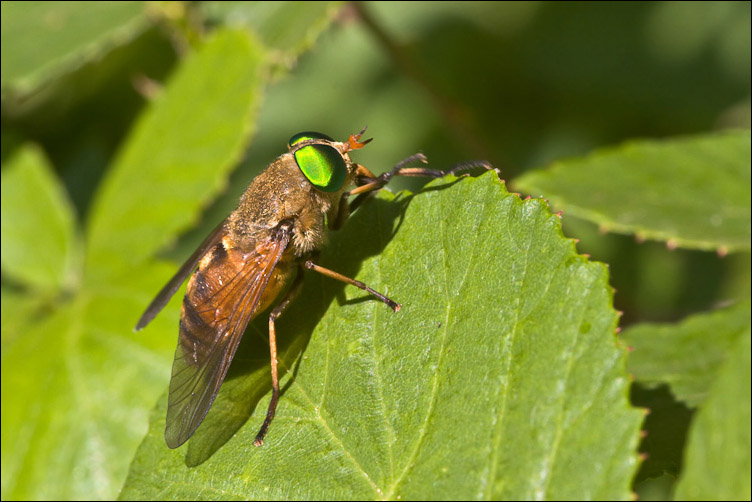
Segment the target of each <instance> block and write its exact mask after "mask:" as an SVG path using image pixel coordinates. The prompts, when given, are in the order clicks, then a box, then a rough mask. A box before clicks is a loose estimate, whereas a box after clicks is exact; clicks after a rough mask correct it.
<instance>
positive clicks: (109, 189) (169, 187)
mask: <svg viewBox="0 0 752 502" xmlns="http://www.w3.org/2000/svg"><path fill="white" fill-rule="evenodd" d="M263 68H264V65H263V54H262V52H261V51H260V49H259V48H258V46H257V45H254V43H253V42H252V41H251V39H250V38H249V37H248V35H246V34H245V33H243V32H236V31H231V30H221V31H219V32H218V33H217V34H216V35H215V36H214V37H213V38H212V39H211V40H210V41H208V42H207V43H206V45H205V47H204V48H203V49H202V50H201V51H200V52H198V53H197V54H196V55H195V56H194V57H192V58H190V59H189V60H187V61H185V62H184V63H183V65H181V67H180V69H179V71H178V72H177V74H176V75H175V76H174V77H173V78H172V80H171V82H170V84H169V86H170V92H169V93H166V94H165V95H163V96H162V97H161V99H159V100H158V101H157V102H155V104H154V106H153V107H152V108H151V109H150V110H148V111H147V113H146V114H144V115H143V116H142V117H141V119H140V121H139V123H138V124H137V125H136V126H135V128H134V131H133V134H132V136H131V137H130V139H129V141H128V142H127V144H126V147H125V148H124V150H123V151H122V152H120V154H119V155H118V158H117V160H116V161H115V165H114V166H113V168H112V169H111V170H110V171H109V173H108V175H107V178H106V179H105V180H104V181H103V186H102V188H101V190H100V191H99V192H98V194H97V198H96V201H95V202H94V205H93V207H94V211H93V216H92V219H91V221H90V222H89V223H90V224H89V226H88V239H87V244H88V249H87V260H88V261H87V267H89V269H90V270H89V271H90V272H92V273H94V274H97V275H101V277H107V276H108V274H110V273H111V272H112V271H118V270H127V269H128V268H130V267H136V266H138V265H139V264H140V263H143V262H144V261H145V260H147V259H148V258H150V257H152V256H153V255H154V254H155V253H156V252H157V251H159V250H160V249H162V248H164V246H165V245H166V244H168V243H169V242H170V241H172V240H174V239H175V237H176V236H177V235H178V233H179V232H180V231H182V230H185V229H186V228H187V227H188V226H189V225H190V224H191V223H192V222H195V221H196V219H197V217H198V214H199V212H200V210H201V209H202V207H203V206H204V205H206V203H207V201H208V200H210V199H211V198H212V197H213V196H215V195H216V194H217V192H218V191H219V190H220V188H222V186H223V184H224V183H225V180H226V178H227V175H228V173H229V171H230V169H231V168H232V167H233V166H234V164H235V163H236V162H237V161H238V159H239V158H240V156H241V155H242V152H243V151H244V148H245V146H246V143H247V141H248V138H249V137H250V135H251V132H252V130H253V127H254V121H253V120H252V119H253V116H254V114H255V112H256V109H257V107H258V100H259V98H260V93H261V90H262V86H263V80H262V78H261V77H262V70H263Z"/></svg>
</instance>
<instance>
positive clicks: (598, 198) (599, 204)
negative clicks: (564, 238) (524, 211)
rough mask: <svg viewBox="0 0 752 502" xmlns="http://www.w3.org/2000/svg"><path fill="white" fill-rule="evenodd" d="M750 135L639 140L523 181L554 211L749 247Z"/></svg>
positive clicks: (697, 244)
mask: <svg viewBox="0 0 752 502" xmlns="http://www.w3.org/2000/svg"><path fill="white" fill-rule="evenodd" d="M750 155H751V153H750V132H749V131H733V132H727V133H723V134H713V135H709V136H699V137H696V138H686V139H677V140H672V141H663V142H656V141H643V142H633V143H630V144H627V145H624V146H621V147H618V148H616V149H608V150H604V151H600V152H597V153H594V154H591V155H589V156H588V157H586V158H584V159H573V160H567V161H563V162H558V163H556V164H555V165H554V166H553V168H551V169H548V170H546V171H539V172H532V173H529V174H527V175H525V176H522V177H520V178H518V179H517V180H515V186H516V187H519V189H521V190H524V191H526V192H528V193H532V194H534V195H540V194H545V196H546V197H548V198H550V199H551V201H552V202H553V204H554V206H556V207H558V208H560V209H564V210H566V211H567V212H568V213H571V214H573V215H575V216H578V217H580V218H585V219H588V220H590V221H593V222H595V223H598V224H599V225H601V227H602V228H603V229H605V230H612V231H615V232H622V233H634V234H636V235H637V236H639V237H640V238H641V239H660V240H665V241H671V242H672V245H674V246H676V245H678V246H683V247H690V248H696V249H705V250H715V249H723V250H726V251H737V250H749V248H750V247H749V243H750V238H752V233H751V232H752V223H751V219H752V215H751V214H750V207H749V200H750V197H752V192H750Z"/></svg>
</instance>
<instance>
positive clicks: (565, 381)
mask: <svg viewBox="0 0 752 502" xmlns="http://www.w3.org/2000/svg"><path fill="white" fill-rule="evenodd" d="M428 187H429V188H427V189H426V190H425V191H424V192H422V193H420V194H419V195H417V196H415V197H413V196H410V195H398V196H396V197H394V196H389V195H388V194H381V195H380V196H379V197H378V198H376V199H374V200H372V201H370V202H369V203H368V204H366V205H365V206H364V207H362V208H361V209H359V210H358V211H357V212H356V213H355V214H354V215H353V217H352V219H351V221H349V222H348V224H347V225H346V226H345V228H344V229H343V230H342V231H340V232H337V233H334V234H333V235H332V239H331V243H330V245H329V246H328V247H327V248H326V249H325V250H324V252H323V254H322V256H321V260H320V262H321V263H322V265H324V266H328V267H331V268H335V269H336V270H337V271H339V272H341V273H343V274H345V275H348V276H350V277H356V278H357V279H358V280H362V281H364V282H366V283H367V284H369V285H370V286H371V287H373V288H374V289H376V290H378V291H381V292H384V293H385V294H387V295H389V296H390V297H392V298H394V299H395V300H397V301H400V302H401V303H402V310H401V311H400V312H399V313H397V314H395V313H392V312H391V311H390V310H388V309H387V308H386V307H385V306H384V305H383V304H381V303H380V302H378V301H373V300H372V299H371V298H370V297H367V296H364V295H363V293H362V292H361V291H360V290H358V289H356V288H352V287H349V286H348V287H345V286H343V285H342V284H340V283H337V282H335V281H332V280H330V279H328V278H323V277H321V276H319V275H317V274H312V273H309V274H307V276H306V280H305V281H304V288H303V291H302V293H301V295H300V296H299V298H298V301H297V302H296V303H294V304H293V305H292V306H291V308H290V309H289V310H288V311H287V312H286V313H285V315H284V316H283V317H282V318H281V319H280V322H279V323H278V327H277V333H278V338H279V341H280V343H281V346H280V358H279V359H280V367H281V375H282V380H281V386H282V388H283V393H282V397H281V400H280V405H279V408H278V410H277V417H276V418H275V420H274V422H273V423H272V425H271V428H270V431H269V435H268V436H267V439H266V443H265V445H264V446H263V447H262V448H255V447H254V446H253V438H254V436H255V434H256V432H257V431H258V428H259V426H260V425H261V419H262V417H263V415H264V413H265V411H266V406H267V403H268V390H269V383H268V382H269V380H268V377H266V378H262V377H261V375H262V374H263V373H265V372H267V371H268V355H267V354H268V346H267V345H266V341H265V338H266V322H267V321H266V318H265V316H259V317H258V318H257V319H256V320H255V322H254V323H252V325H251V327H250V328H249V330H248V332H247V333H246V337H245V340H244V342H243V344H241V348H240V350H239V352H238V355H237V356H236V359H235V363H234V364H233V366H232V367H231V369H230V374H229V376H228V379H227V380H226V381H225V384H224V385H223V387H222V389H221V390H220V392H219V395H218V397H217V400H216V401H215V404H214V407H213V408H212V410H211V411H210V412H209V414H208V415H207V419H206V422H205V423H204V424H203V425H202V426H201V427H199V429H198V431H197V432H196V434H195V435H194V436H193V438H191V440H189V442H188V446H187V447H185V446H184V447H181V448H179V449H177V450H169V449H168V448H167V447H166V445H165V443H164V438H163V429H164V417H165V408H166V402H165V401H166V400H165V399H162V400H161V401H160V403H159V405H158V407H157V409H156V411H155V412H154V414H153V415H152V423H151V428H150V431H149V434H148V436H147V438H146V440H145V441H144V443H143V444H142V445H141V447H140V448H139V451H138V453H137V455H136V457H135V459H134V462H133V464H132V466H131V471H130V474H129V477H128V480H127V481H126V485H125V487H124V489H123V492H122V493H121V498H123V499H150V498H163V499H194V498H211V499H220V498H221V499H258V498H265V499H355V498H357V499H374V498H378V499H400V498H401V499H405V500H407V499H437V498H441V499H466V498H486V499H497V498H541V499H556V498H581V499H627V498H629V497H630V491H629V485H630V480H631V478H632V476H633V474H634V472H635V470H636V467H637V460H636V456H635V450H636V446H637V434H638V430H639V425H640V423H641V421H642V413H641V412H640V411H638V410H635V409H633V408H630V406H629V405H628V403H627V399H626V397H627V389H628V387H629V380H628V378H627V377H626V373H625V371H624V351H623V350H622V349H620V348H618V347H617V345H616V341H615V338H614V330H615V328H616V323H617V315H616V313H615V311H614V310H613V308H612V307H611V290H610V287H609V286H608V283H607V273H606V269H605V267H603V266H602V265H600V264H594V263H588V262H587V260H586V259H585V258H584V257H582V256H578V255H577V254H576V252H575V249H574V245H573V242H572V241H571V240H567V239H565V238H563V236H562V234H561V229H560V223H559V220H558V218H557V217H555V216H552V215H551V214H550V212H549V211H548V209H547V208H546V207H545V205H544V204H543V203H542V202H541V201H540V200H529V201H524V202H523V201H521V200H520V199H519V198H518V197H516V196H514V195H510V194H508V193H507V192H506V189H505V188H504V186H503V183H502V182H499V181H498V180H497V179H495V178H494V177H493V174H492V173H489V174H488V175H485V176H483V177H481V178H479V179H471V178H465V179H462V180H456V179H455V178H452V177H447V178H446V179H443V180H439V181H437V182H434V183H432V184H430V185H428ZM408 204H409V205H408ZM173 322H174V323H175V325H176V324H177V323H176V321H173ZM173 330H174V331H175V330H176V328H174V329H173ZM309 333H310V335H309ZM309 336H310V338H309ZM262 394H266V395H265V397H264V398H263V399H261V400H260V401H259V397H258V396H259V395H262ZM254 407H255V410H256V411H255V412H254V413H253V415H250V416H249V414H250V413H251V411H252V410H253V409H254ZM236 431H237V433H236ZM235 433H236V434H235Z"/></svg>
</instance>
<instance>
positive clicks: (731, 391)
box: [676, 328, 752, 500]
mask: <svg viewBox="0 0 752 502" xmlns="http://www.w3.org/2000/svg"><path fill="white" fill-rule="evenodd" d="M750 352H752V347H751V346H750V330H749V328H748V329H747V331H746V333H744V334H742V335H741V336H739V338H738V339H737V340H736V343H735V345H734V347H733V350H732V351H731V352H730V354H729V358H728V360H727V361H726V362H725V363H724V364H723V365H722V366H721V368H720V369H719V371H718V378H717V380H716V381H715V382H714V383H713V385H712V387H711V389H710V393H709V395H708V398H707V400H706V401H705V403H704V404H703V406H702V408H701V409H700V411H699V413H698V414H697V416H696V419H695V421H694V423H693V424H692V427H691V430H690V435H689V442H688V444H687V448H686V450H685V456H686V467H685V469H684V472H683V474H682V476H681V477H680V479H679V483H678V485H677V487H676V500H749V499H750V482H751V480H750V468H751V467H752V461H751V459H750V451H751V450H752V441H751V440H750V427H749V424H750V420H752V414H751V413H750V406H751V404H750V380H751V379H752V375H751V372H750Z"/></svg>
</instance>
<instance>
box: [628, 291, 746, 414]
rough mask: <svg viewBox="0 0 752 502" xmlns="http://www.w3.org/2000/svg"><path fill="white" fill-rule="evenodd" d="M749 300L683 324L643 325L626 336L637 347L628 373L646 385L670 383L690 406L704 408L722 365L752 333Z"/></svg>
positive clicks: (633, 328)
mask: <svg viewBox="0 0 752 502" xmlns="http://www.w3.org/2000/svg"><path fill="white" fill-rule="evenodd" d="M749 305H750V304H749V300H747V301H746V302H740V303H739V304H737V305H735V306H733V307H729V308H725V309H721V310H718V311H716V312H712V313H707V314H697V315H694V316H692V317H690V318H689V319H686V320H685V321H683V322H681V323H679V324H649V323H644V324H638V325H634V326H631V327H630V328H629V329H627V330H626V331H625V332H624V335H623V339H624V341H625V342H626V343H627V344H629V345H631V346H632V347H633V348H634V351H633V352H632V354H631V355H630V357H629V364H628V369H629V371H630V372H632V373H633V374H634V375H635V378H636V379H637V380H638V381H639V382H640V383H642V384H645V385H648V386H656V385H660V384H668V385H669V386H670V387H671V391H672V392H673V393H674V395H675V396H676V397H677V398H678V399H680V400H682V401H684V402H685V403H687V405H688V406H690V407H696V406H698V405H701V404H702V403H703V402H704V401H705V399H706V397H707V394H708V392H709V390H710V387H711V385H712V384H713V382H714V381H715V379H716V377H717V372H718V369H719V367H720V366H721V365H722V364H723V363H724V361H726V359H728V358H729V357H730V356H731V353H732V351H733V350H736V346H737V344H738V340H739V338H740V337H742V336H744V334H745V333H747V332H748V331H749V329H750V306H749Z"/></svg>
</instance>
